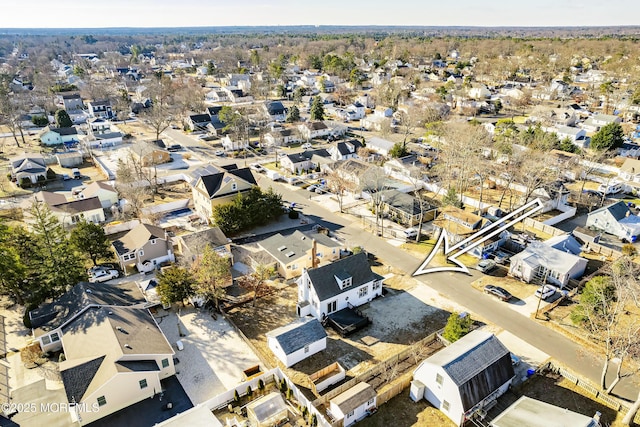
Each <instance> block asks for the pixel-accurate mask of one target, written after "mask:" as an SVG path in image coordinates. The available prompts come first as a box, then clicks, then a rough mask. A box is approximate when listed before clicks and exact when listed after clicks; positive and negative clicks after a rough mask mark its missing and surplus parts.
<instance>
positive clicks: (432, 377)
mask: <svg viewBox="0 0 640 427" xmlns="http://www.w3.org/2000/svg"><path fill="white" fill-rule="evenodd" d="M514 378H515V373H514V371H513V366H512V365H511V353H509V350H507V348H506V347H505V346H504V345H503V344H502V343H501V342H500V341H499V340H498V338H496V336H495V335H493V334H492V333H489V332H486V331H484V330H480V329H478V330H474V331H472V332H469V333H468V334H467V335H465V336H463V337H462V338H460V339H459V340H458V341H456V342H454V343H453V344H451V345H449V346H448V347H445V348H444V349H442V350H440V351H438V352H437V353H435V354H434V355H433V356H431V357H429V358H428V359H426V360H424V361H423V362H422V363H421V364H420V366H418V367H417V368H416V370H415V371H414V372H413V380H414V383H421V385H423V386H424V398H425V399H426V400H427V401H428V402H429V403H431V404H432V405H433V406H435V407H436V408H437V409H439V410H440V411H442V413H444V414H445V415H446V416H447V417H449V419H451V420H452V421H453V422H454V424H455V425H458V426H462V425H464V424H465V422H466V421H467V420H469V419H470V418H471V417H472V416H473V415H474V414H476V412H478V411H480V410H482V409H483V408H485V407H491V405H493V404H494V402H495V401H496V400H497V399H498V398H499V397H500V396H501V395H503V394H504V393H505V392H506V391H507V390H508V388H509V386H510V385H511V382H512V381H513V379H514ZM422 397H423V396H421V395H418V396H417V398H418V399H421V398H422Z"/></svg>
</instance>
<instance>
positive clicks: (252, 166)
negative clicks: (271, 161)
mask: <svg viewBox="0 0 640 427" xmlns="http://www.w3.org/2000/svg"><path fill="white" fill-rule="evenodd" d="M249 168H250V169H251V170H252V171H255V172H260V173H263V172H265V171H266V169H265V168H264V166H262V165H261V164H259V163H251V164H250V165H249Z"/></svg>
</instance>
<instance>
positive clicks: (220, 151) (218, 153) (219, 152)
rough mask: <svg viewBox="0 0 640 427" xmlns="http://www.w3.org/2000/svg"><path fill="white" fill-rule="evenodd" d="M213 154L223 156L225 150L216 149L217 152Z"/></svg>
mask: <svg viewBox="0 0 640 427" xmlns="http://www.w3.org/2000/svg"><path fill="white" fill-rule="evenodd" d="M213 154H215V155H216V156H219V157H223V156H224V151H222V150H216V151H215V153H213Z"/></svg>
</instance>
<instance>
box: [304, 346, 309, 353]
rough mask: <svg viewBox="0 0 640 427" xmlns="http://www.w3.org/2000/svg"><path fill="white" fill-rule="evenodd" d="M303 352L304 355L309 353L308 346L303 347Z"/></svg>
mask: <svg viewBox="0 0 640 427" xmlns="http://www.w3.org/2000/svg"><path fill="white" fill-rule="evenodd" d="M304 352H305V353H309V346H308V345H305V346H304Z"/></svg>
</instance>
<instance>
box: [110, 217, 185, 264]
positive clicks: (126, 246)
mask: <svg viewBox="0 0 640 427" xmlns="http://www.w3.org/2000/svg"><path fill="white" fill-rule="evenodd" d="M112 244H113V248H114V249H115V251H116V254H117V255H118V261H119V262H120V266H121V267H122V269H123V270H125V271H126V268H127V266H131V265H133V266H135V267H136V268H137V269H138V271H140V272H146V271H151V270H153V269H155V268H156V267H157V266H159V265H160V264H161V263H163V262H167V261H170V262H173V261H175V257H174V255H173V244H172V243H171V239H170V238H169V235H168V234H167V232H166V231H165V230H164V229H162V228H160V227H156V226H155V225H149V224H139V225H138V226H137V227H135V228H133V229H132V230H130V231H129V232H128V233H127V234H125V235H124V236H123V237H121V238H120V239H118V240H115V241H114V242H113V243H112Z"/></svg>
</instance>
